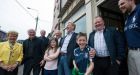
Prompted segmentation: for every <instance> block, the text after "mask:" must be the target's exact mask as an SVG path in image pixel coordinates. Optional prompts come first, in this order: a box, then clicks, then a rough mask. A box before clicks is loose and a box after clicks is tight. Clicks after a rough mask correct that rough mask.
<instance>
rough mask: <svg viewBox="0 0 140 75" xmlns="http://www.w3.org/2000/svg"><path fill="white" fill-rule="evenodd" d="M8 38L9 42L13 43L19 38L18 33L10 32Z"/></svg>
mask: <svg viewBox="0 0 140 75" xmlns="http://www.w3.org/2000/svg"><path fill="white" fill-rule="evenodd" d="M8 40H9V42H11V43H15V42H16V40H17V34H14V33H10V34H9V35H8Z"/></svg>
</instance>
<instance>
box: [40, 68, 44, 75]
mask: <svg viewBox="0 0 140 75" xmlns="http://www.w3.org/2000/svg"><path fill="white" fill-rule="evenodd" d="M41 71H42V72H41V75H44V66H43V67H42V68H41Z"/></svg>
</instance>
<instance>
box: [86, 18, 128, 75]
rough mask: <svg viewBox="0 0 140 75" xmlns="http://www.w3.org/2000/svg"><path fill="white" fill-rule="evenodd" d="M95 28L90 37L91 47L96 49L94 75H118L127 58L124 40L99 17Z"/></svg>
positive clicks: (95, 22) (95, 21)
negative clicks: (120, 66)
mask: <svg viewBox="0 0 140 75" xmlns="http://www.w3.org/2000/svg"><path fill="white" fill-rule="evenodd" d="M94 24H95V28H96V30H94V31H93V32H91V33H90V36H89V42H88V44H89V46H91V47H92V48H94V49H95V51H96V55H95V58H94V63H95V67H94V75H118V71H119V65H120V64H121V61H122V60H123V59H124V57H125V50H124V40H123V37H122V36H121V35H120V33H119V32H118V31H117V30H116V28H113V27H105V24H104V20H103V18H102V17H101V16H97V17H96V18H95V20H94Z"/></svg>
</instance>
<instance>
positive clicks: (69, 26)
mask: <svg viewBox="0 0 140 75" xmlns="http://www.w3.org/2000/svg"><path fill="white" fill-rule="evenodd" d="M66 29H67V32H68V33H70V32H72V31H74V30H75V24H74V23H72V22H69V23H68V25H67V27H66Z"/></svg>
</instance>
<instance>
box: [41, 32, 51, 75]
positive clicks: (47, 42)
mask: <svg viewBox="0 0 140 75" xmlns="http://www.w3.org/2000/svg"><path fill="white" fill-rule="evenodd" d="M40 35H41V36H40V37H39V38H40V39H41V40H42V45H43V46H42V47H43V54H44V53H45V50H47V47H48V44H49V39H48V38H46V37H45V35H46V31H45V30H41V31H40ZM41 63H42V64H41V65H40V66H41V67H42V75H44V65H45V61H42V62H41Z"/></svg>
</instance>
